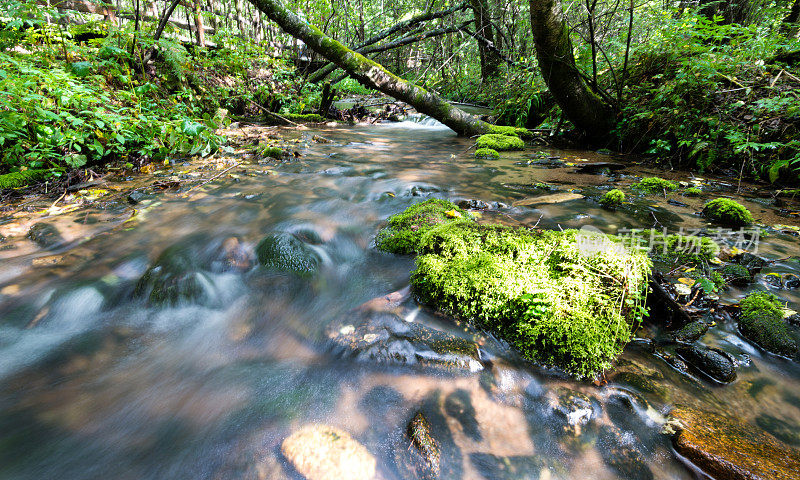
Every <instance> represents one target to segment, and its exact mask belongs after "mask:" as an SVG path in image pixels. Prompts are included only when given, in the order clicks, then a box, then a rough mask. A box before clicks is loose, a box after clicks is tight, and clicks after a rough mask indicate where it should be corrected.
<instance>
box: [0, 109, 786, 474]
mask: <svg viewBox="0 0 800 480" xmlns="http://www.w3.org/2000/svg"><path fill="white" fill-rule="evenodd" d="M241 132H244V133H243V134H242V135H243V136H244V138H245V140H244V141H243V142H242V143H243V144H244V145H250V147H248V148H241V149H239V150H238V151H237V152H235V153H234V154H231V155H229V156H228V157H227V158H224V159H223V158H220V159H219V160H218V163H219V164H220V165H215V164H209V165H207V166H206V167H203V168H197V165H196V164H193V163H192V162H187V163H186V164H182V163H180V162H179V163H176V164H174V165H169V166H163V167H159V170H156V171H155V172H153V174H154V175H156V176H157V177H155V178H152V177H148V178H147V179H142V178H140V179H138V180H134V182H140V183H137V184H136V185H134V186H135V187H136V188H135V191H134V192H133V193H130V188H129V184H128V183H127V182H117V180H115V179H106V180H105V182H106V183H105V184H98V185H91V186H87V188H86V189H84V191H83V193H78V192H76V193H75V194H74V195H73V196H72V197H67V198H65V199H63V200H61V201H62V202H63V203H61V204H60V205H61V207H59V204H56V205H55V209H59V208H60V209H61V210H58V211H57V210H54V209H53V206H52V200H50V201H48V202H45V201H44V200H38V201H37V200H35V199H30V200H26V201H29V202H31V203H29V204H28V205H17V206H15V207H14V208H13V209H11V210H10V211H6V213H5V215H4V216H3V217H2V219H1V220H0V235H2V237H0V239H2V240H0V258H2V259H3V260H2V265H1V266H0V319H2V323H0V356H1V357H2V359H3V362H2V364H0V459H1V460H2V461H0V477H2V478H50V477H55V476H58V477H59V478H100V477H103V478H106V477H109V476H114V477H117V478H120V477H121V478H136V479H140V478H184V477H190V476H191V477H193V478H210V479H234V478H287V479H291V478H301V477H305V478H309V479H327V478H386V479H393V478H425V479H434V478H468V479H472V478H476V479H480V478H486V479H505V478H540V479H545V478H551V479H553V478H565V479H566V478H599V479H617V478H624V479H639V478H641V479H668V478H669V479H689V478H701V477H702V476H703V475H711V476H713V477H714V478H720V479H722V478H795V475H796V473H795V472H796V471H798V468H797V467H798V463H800V460H798V459H799V458H800V457H798V450H797V448H798V447H800V438H799V437H798V436H797V434H796V432H797V431H798V429H799V427H800V368H798V363H797V351H796V348H797V347H796V345H797V339H798V338H797V333H798V331H797V327H796V322H795V320H794V319H795V318H796V317H795V316H794V313H793V312H791V311H790V310H793V306H794V305H796V304H797V302H798V301H800V298H798V295H797V293H796V292H797V291H796V288H797V287H798V283H800V282H797V281H796V279H797V275H798V271H799V270H800V263H798V260H797V259H798V255H800V251H798V248H797V238H798V237H797V231H798V228H797V227H796V225H797V224H798V222H797V221H796V215H795V213H796V212H797V209H796V203H795V202H794V200H793V199H792V198H791V197H785V196H781V195H778V194H776V193H775V192H771V193H770V192H768V191H767V190H765V189H762V188H761V187H759V186H755V185H743V186H742V188H740V189H739V192H738V193H737V187H739V186H738V185H737V184H736V183H735V182H730V181H729V180H725V179H706V178H703V179H700V178H696V177H692V176H690V175H688V174H684V173H680V172H669V173H664V172H655V171H650V170H648V169H647V168H645V167H642V166H640V165H637V164H635V162H633V161H632V160H630V159H617V158H613V157H610V156H608V155H599V154H596V153H592V152H568V151H556V150H551V149H547V148H545V147H536V146H530V145H529V146H528V147H527V149H526V150H524V151H520V152H508V153H502V154H500V155H499V157H497V158H495V157H492V158H486V159H479V158H475V157H474V156H473V152H472V150H470V147H471V145H472V142H471V141H470V140H467V139H458V138H456V137H454V136H453V135H452V134H451V132H449V131H448V130H447V129H444V128H440V127H438V126H436V125H422V124H418V123H412V122H401V123H394V124H384V125H374V126H369V127H349V128H344V127H330V128H328V127H320V128H319V129H316V130H299V131H281V132H280V134H278V132H276V131H274V130H268V129H264V130H259V128H257V127H255V128H242V129H241ZM269 137H274V138H269ZM265 139H266V140H265ZM275 146H277V147H280V149H281V152H292V153H291V155H284V154H283V153H275V152H274V151H273V150H270V151H269V152H267V149H268V148H269V149H273V148H274V147H275ZM265 152H266V153H269V155H267V154H266V153H265ZM275 157H277V158H275ZM648 177H663V178H664V179H666V180H667V181H669V182H673V183H674V184H675V188H674V189H672V188H669V187H668V186H667V185H666V184H663V183H658V187H659V188H660V190H659V189H655V190H650V191H643V190H642V189H641V188H639V187H637V186H634V184H641V183H642V182H641V179H642V178H648ZM681 182H684V183H683V184H682V183H681ZM651 183H652V182H651ZM645 184H648V182H645ZM612 189H618V190H620V191H621V192H624V199H622V200H620V201H619V202H614V203H613V204H612V203H609V202H601V199H603V198H604V195H605V193H607V192H609V191H611V190H612ZM98 190H103V191H105V193H102V192H98ZM690 190H697V191H690ZM717 197H731V198H733V199H734V200H736V201H737V202H739V203H741V204H742V205H744V206H745V207H747V208H748V209H749V211H750V212H751V213H752V216H753V221H754V223H753V225H748V226H746V228H744V229H743V230H740V229H739V228H732V227H728V226H724V225H720V224H719V223H714V222H713V221H712V219H711V218H709V217H708V216H702V215H699V212H701V211H702V210H703V207H704V205H705V204H706V203H708V202H709V201H710V200H712V199H715V198H717ZM432 198H440V199H448V200H451V201H453V202H454V203H455V204H456V205H458V209H457V210H456V209H454V210H453V211H454V212H464V213H467V212H469V214H470V215H471V216H474V217H475V221H476V222H477V223H480V224H490V223H491V224H501V225H508V226H512V227H515V228H526V229H527V228H532V227H533V228H535V229H543V230H555V231H559V230H562V229H563V230H567V229H576V230H578V231H581V229H583V231H590V232H594V234H596V233H597V232H602V233H606V234H614V235H618V236H620V238H631V239H633V238H635V239H637V242H639V241H641V242H640V243H641V245H640V246H646V247H648V250H649V254H650V258H651V259H652V261H653V267H654V271H655V272H657V273H656V275H655V276H654V280H655V281H654V282H653V283H652V285H651V287H652V288H653V290H654V291H656V294H655V295H652V294H651V295H650V299H649V300H648V307H649V309H648V311H649V316H648V317H646V318H644V319H643V321H641V322H637V323H636V324H635V327H634V330H633V338H632V339H631V341H630V342H629V343H627V346H625V348H624V350H623V351H622V353H621V355H619V356H618V357H616V358H615V359H613V361H612V362H611V366H610V368H607V369H605V371H604V373H601V374H599V375H596V376H588V378H586V379H583V380H578V379H576V378H574V377H572V376H570V375H568V374H566V373H565V372H564V370H563V369H561V368H559V367H558V365H555V366H546V365H541V364H537V363H533V362H531V361H529V359H526V358H525V356H524V353H525V352H524V351H522V350H521V349H520V348H519V346H515V344H514V342H508V341H507V340H509V339H508V338H507V337H506V336H505V333H504V331H503V330H502V329H499V330H494V329H482V328H478V325H477V324H476V323H475V322H473V321H471V319H469V318H466V317H465V316H459V319H454V318H453V317H451V316H450V315H443V314H442V313H441V311H440V309H437V308H435V306H432V305H431V304H430V302H423V303H420V302H418V297H417V296H416V292H415V291H414V290H412V289H410V288H409V283H410V282H409V278H410V277H409V276H410V272H412V271H413V270H414V269H415V259H414V257H413V256H409V255H395V254H389V253H385V252H382V251H380V250H379V249H377V248H375V241H376V236H377V235H378V232H379V231H380V229H381V228H382V227H384V226H385V225H386V221H387V219H388V218H389V217H390V216H392V215H395V214H397V213H399V212H402V211H403V210H404V209H406V208H407V207H409V206H411V205H414V204H418V203H420V202H423V201H425V200H429V199H432ZM37 202H38V203H37ZM31 207H33V208H31ZM26 209H30V210H32V211H26ZM36 211H39V212H41V211H45V213H44V215H42V214H41V213H40V214H39V215H34V213H35V212H36ZM448 211H449V210H448ZM678 235H680V236H678ZM698 237H699V238H706V239H707V240H706V241H702V240H698V241H695V240H691V242H690V241H689V240H686V239H687V238H698ZM755 237H757V238H755ZM631 241H632V240H631ZM711 241H713V243H714V245H715V246H716V248H715V247H712V246H711V243H709V242H711ZM690 243H691V246H692V247H693V248H694V247H697V249H696V250H692V249H689V248H686V247H687V245H689V244H690ZM649 247H653V248H649ZM687 255H688V256H687ZM754 292H766V293H759V294H757V295H756V296H755V297H753V296H752V295H751V294H752V293H754ZM767 294H771V295H774V297H771V296H767ZM748 295H751V298H754V299H755V300H752V301H751V303H753V305H752V306H753V307H754V308H755V307H759V308H760V310H757V311H758V312H761V311H762V310H764V309H766V310H767V313H768V314H769V315H766V316H765V315H762V314H761V313H759V314H757V315H750V316H749V317H748V316H747V313H748V312H750V311H751V309H748V308H749V307H747V303H745V304H744V305H745V306H744V308H742V307H740V302H741V301H742V299H743V298H745V297H746V296H748ZM758 295H761V297H759V296H758ZM448 298H449V297H448ZM535 303H536V305H533V307H536V306H537V305H539V304H541V303H542V302H535ZM451 311H452V310H451ZM465 311H466V310H465ZM753 311H755V310H753ZM770 312H771V313H770ZM770 315H771V316H770ZM751 317H752V321H749V320H748V318H751ZM764 319H766V320H764ZM750 325H752V327H751V326H750ZM775 325H780V326H779V327H775ZM767 326H772V327H775V328H777V330H774V329H773V330H769V329H767V328H766V327H767ZM767 330H769V331H770V332H772V333H773V334H775V335H777V336H778V337H780V338H781V339H782V340H781V341H778V342H777V343H775V342H773V340H774V338H777V337H775V335H771V336H765V333H764V332H767ZM792 345H794V349H792ZM544 363H547V362H544Z"/></svg>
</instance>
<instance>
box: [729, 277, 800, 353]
mask: <svg viewBox="0 0 800 480" xmlns="http://www.w3.org/2000/svg"><path fill="white" fill-rule="evenodd" d="M739 306H740V307H741V310H742V311H741V316H740V317H739V330H740V331H741V332H742V335H744V336H745V337H747V339H748V340H750V341H752V342H754V343H755V344H757V345H758V346H760V347H761V348H763V349H764V350H766V351H768V352H771V353H774V354H777V355H783V356H785V357H793V356H794V355H796V354H797V343H795V341H794V339H792V337H791V336H790V335H789V327H788V326H787V324H786V321H785V320H784V318H783V317H784V313H783V306H782V305H781V303H780V301H778V299H777V297H775V295H772V294H771V293H767V292H754V293H751V294H750V295H748V296H747V297H746V298H745V299H744V300H742V301H741V303H740V304H739Z"/></svg>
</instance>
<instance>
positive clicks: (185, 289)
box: [134, 244, 210, 305]
mask: <svg viewBox="0 0 800 480" xmlns="http://www.w3.org/2000/svg"><path fill="white" fill-rule="evenodd" d="M209 291H210V280H209V277H208V274H207V273H206V272H205V271H203V270H202V268H201V265H200V260H199V254H198V250H197V249H195V248H192V247H190V246H186V245H183V244H177V245H173V246H171V247H169V248H167V249H166V250H164V252H162V253H161V255H159V257H158V258H157V259H156V261H155V262H154V263H153V266H152V267H150V268H148V269H147V271H146V272H145V273H144V275H142V277H141V278H140V279H139V281H138V282H137V284H136V288H135V290H134V295H135V296H137V297H147V299H148V300H149V302H150V303H151V304H154V305H164V304H167V305H175V304H178V303H181V302H192V301H196V300H199V299H200V298H201V297H203V296H204V295H205V294H207V293H208V292H209Z"/></svg>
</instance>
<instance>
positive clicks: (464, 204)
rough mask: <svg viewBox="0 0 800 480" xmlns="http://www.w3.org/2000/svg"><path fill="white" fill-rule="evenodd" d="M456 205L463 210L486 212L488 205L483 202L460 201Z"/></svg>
mask: <svg viewBox="0 0 800 480" xmlns="http://www.w3.org/2000/svg"><path fill="white" fill-rule="evenodd" d="M457 205H458V207H459V208H463V209H464V210H487V209H488V208H489V204H488V203H486V202H484V201H483V200H461V201H460V202H458V204H457Z"/></svg>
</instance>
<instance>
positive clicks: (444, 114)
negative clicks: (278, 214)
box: [250, 0, 489, 135]
mask: <svg viewBox="0 0 800 480" xmlns="http://www.w3.org/2000/svg"><path fill="white" fill-rule="evenodd" d="M250 2H251V3H252V4H253V5H255V6H256V7H257V8H258V9H259V10H261V11H262V12H264V14H266V15H267V17H269V18H270V19H271V20H272V21H274V22H275V23H277V24H278V25H279V26H280V27H281V28H282V29H283V30H284V31H285V32H286V33H288V34H290V35H292V36H293V37H295V38H298V39H300V40H302V41H303V42H304V43H305V44H306V45H307V46H308V47H309V48H310V49H312V50H313V51H315V52H317V53H318V54H320V55H322V56H323V57H325V58H327V59H328V60H329V61H331V62H333V63H335V64H336V65H338V66H339V67H341V68H342V69H344V70H345V71H346V72H347V73H349V74H350V76H351V77H353V78H355V79H356V80H358V81H359V82H360V83H361V84H363V85H365V86H367V87H370V88H374V89H376V90H379V91H381V92H383V93H385V94H386V95H389V96H391V97H394V98H396V99H398V100H400V101H403V102H406V103H408V104H409V105H411V106H412V107H414V108H416V109H417V111H419V112H420V113H424V114H426V115H430V116H431V117H433V118H435V119H436V120H439V121H440V122H442V123H443V124H445V125H447V126H448V127H450V128H451V129H452V130H453V131H455V132H456V133H458V134H459V135H476V134H480V133H485V132H487V131H488V130H489V125H488V124H487V123H485V122H482V121H481V120H480V119H479V118H478V117H476V116H474V115H470V114H468V113H466V112H464V111H462V110H460V109H458V108H456V107H454V106H452V105H450V104H449V103H447V102H446V101H445V100H444V99H442V98H440V97H439V96H438V95H436V94H435V93H433V92H428V91H427V90H425V89H423V88H421V87H419V86H417V85H415V84H413V83H411V82H408V81H406V80H403V79H402V78H400V77H398V76H397V75H395V74H393V73H391V72H390V71H388V70H386V68H384V67H383V66H382V65H380V64H378V63H376V62H374V61H372V60H369V59H367V58H365V57H364V56H363V55H361V54H359V53H356V52H354V51H352V50H350V49H349V48H347V47H345V46H344V45H342V44H341V43H339V42H337V41H336V40H334V39H332V38H330V37H328V36H327V35H325V34H324V33H322V31H320V29H318V28H317V27H314V26H312V25H310V24H308V23H306V22H305V21H304V20H302V19H301V18H300V17H298V16H297V15H295V14H294V13H292V12H290V11H289V10H287V9H286V8H285V7H284V6H283V5H282V4H280V3H279V2H278V0H250Z"/></svg>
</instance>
